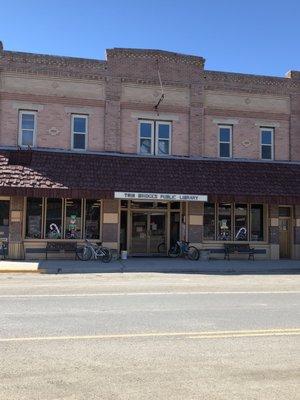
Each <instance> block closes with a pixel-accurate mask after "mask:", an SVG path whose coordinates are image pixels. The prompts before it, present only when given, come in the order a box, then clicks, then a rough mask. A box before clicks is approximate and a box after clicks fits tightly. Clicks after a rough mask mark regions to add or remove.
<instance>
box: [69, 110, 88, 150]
mask: <svg viewBox="0 0 300 400" xmlns="http://www.w3.org/2000/svg"><path fill="white" fill-rule="evenodd" d="M87 133H88V117H87V115H75V114H74V115H72V149H73V150H86V148H87Z"/></svg>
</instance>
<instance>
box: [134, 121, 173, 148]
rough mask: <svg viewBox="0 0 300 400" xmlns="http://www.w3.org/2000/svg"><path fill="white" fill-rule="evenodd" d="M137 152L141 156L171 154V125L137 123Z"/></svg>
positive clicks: (164, 123) (161, 122) (159, 122)
mask: <svg viewBox="0 0 300 400" xmlns="http://www.w3.org/2000/svg"><path fill="white" fill-rule="evenodd" d="M139 152H140V153H141V154H149V155H151V154H155V155H168V154H171V123H170V122H165V121H148V120H147V121H146V120H140V121H139Z"/></svg>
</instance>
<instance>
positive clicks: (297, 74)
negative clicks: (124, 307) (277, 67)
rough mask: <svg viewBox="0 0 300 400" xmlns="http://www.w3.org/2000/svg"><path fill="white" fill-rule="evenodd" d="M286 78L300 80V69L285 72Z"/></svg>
mask: <svg viewBox="0 0 300 400" xmlns="http://www.w3.org/2000/svg"><path fill="white" fill-rule="evenodd" d="M285 77H286V78H289V79H297V80H300V71H288V72H287V73H286V74H285Z"/></svg>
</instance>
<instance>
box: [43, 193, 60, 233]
mask: <svg viewBox="0 0 300 400" xmlns="http://www.w3.org/2000/svg"><path fill="white" fill-rule="evenodd" d="M61 237H62V200H61V199H47V203H46V238H49V239H61Z"/></svg>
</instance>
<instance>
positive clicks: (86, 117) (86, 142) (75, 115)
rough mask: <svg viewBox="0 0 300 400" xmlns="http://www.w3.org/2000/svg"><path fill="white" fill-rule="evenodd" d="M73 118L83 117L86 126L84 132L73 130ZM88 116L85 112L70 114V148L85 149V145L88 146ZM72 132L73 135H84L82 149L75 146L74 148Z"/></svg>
mask: <svg viewBox="0 0 300 400" xmlns="http://www.w3.org/2000/svg"><path fill="white" fill-rule="evenodd" d="M75 118H84V119H85V128H86V131H85V133H83V132H75V131H74V119H75ZM88 124H89V116H88V115H86V114H72V116H71V136H72V138H71V142H72V146H71V148H72V150H74V151H85V150H87V147H88V132H89V125H88ZM74 134H75V135H85V146H84V149H76V148H74Z"/></svg>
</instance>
